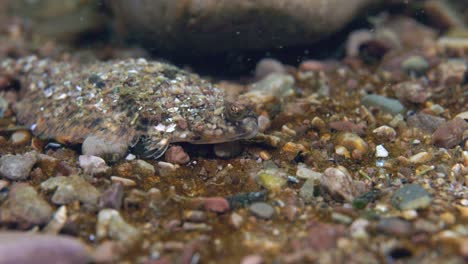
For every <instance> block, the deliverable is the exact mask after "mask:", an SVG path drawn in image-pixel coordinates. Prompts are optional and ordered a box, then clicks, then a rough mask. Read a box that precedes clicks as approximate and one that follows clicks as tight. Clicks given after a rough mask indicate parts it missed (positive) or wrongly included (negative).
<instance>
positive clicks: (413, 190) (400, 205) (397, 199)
mask: <svg viewBox="0 0 468 264" xmlns="http://www.w3.org/2000/svg"><path fill="white" fill-rule="evenodd" d="M431 201H432V199H431V197H430V195H429V193H428V192H427V191H426V189H424V188H423V187H422V186H421V185H419V184H407V185H405V186H403V187H401V188H400V189H398V190H397V191H396V192H395V194H393V196H392V205H393V207H395V208H397V209H400V210H411V209H424V208H426V207H428V206H430V205H431Z"/></svg>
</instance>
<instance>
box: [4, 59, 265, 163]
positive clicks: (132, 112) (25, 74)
mask: <svg viewBox="0 0 468 264" xmlns="http://www.w3.org/2000/svg"><path fill="white" fill-rule="evenodd" d="M0 74H8V75H10V76H15V78H17V79H18V80H19V81H20V83H21V86H22V94H21V97H22V98H21V100H20V101H19V102H18V103H17V104H16V106H15V111H16V114H17V119H18V122H19V123H21V124H24V125H26V126H29V127H31V130H32V131H33V133H34V134H35V135H37V136H39V137H41V138H46V139H55V140H57V141H58V142H61V143H66V144H79V143H82V142H83V141H84V139H86V137H88V136H97V137H99V138H102V139H103V140H105V141H106V142H109V143H120V144H122V143H123V144H125V145H127V146H130V145H132V144H133V143H135V142H136V141H138V140H136V139H142V138H143V139H144V140H140V142H142V141H143V142H144V144H145V147H146V150H147V152H148V154H149V156H152V157H154V158H157V157H159V156H161V155H162V154H163V153H164V151H165V149H166V148H167V146H168V144H169V143H172V142H189V143H193V144H210V143H221V142H227V141H234V140H239V139H247V138H251V137H253V136H254V135H255V134H256V133H257V119H256V117H255V115H254V114H252V112H251V111H249V110H248V108H247V107H245V106H244V105H242V104H238V103H230V102H228V101H226V100H225V94H224V92H223V90H221V89H219V88H217V87H215V86H214V85H213V84H211V83H210V82H208V81H205V80H203V79H201V78H200V77H199V76H198V75H195V74H192V73H188V72H186V71H183V70H181V69H179V68H177V67H175V66H172V65H169V64H166V63H161V62H154V61H151V62H149V61H146V60H145V59H129V60H123V61H109V62H96V63H91V64H78V63H70V62H55V61H51V60H47V59H45V60H39V59H37V58H36V57H34V56H31V57H26V58H22V59H18V60H5V61H3V62H1V64H0Z"/></svg>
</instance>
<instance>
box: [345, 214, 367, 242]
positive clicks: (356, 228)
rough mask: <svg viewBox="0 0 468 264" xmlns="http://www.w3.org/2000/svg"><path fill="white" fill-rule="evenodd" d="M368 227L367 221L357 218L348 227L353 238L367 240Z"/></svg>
mask: <svg viewBox="0 0 468 264" xmlns="http://www.w3.org/2000/svg"><path fill="white" fill-rule="evenodd" d="M369 225H370V222H369V220H367V219H363V218H358V219H356V220H354V222H353V223H352V224H351V226H350V227H349V231H350V234H351V236H352V237H353V238H367V237H368V233H367V227H368V226H369Z"/></svg>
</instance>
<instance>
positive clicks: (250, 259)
mask: <svg viewBox="0 0 468 264" xmlns="http://www.w3.org/2000/svg"><path fill="white" fill-rule="evenodd" d="M263 263H265V262H264V261H263V257H262V256H261V255H257V254H254V255H248V256H245V257H244V258H242V260H241V264H263Z"/></svg>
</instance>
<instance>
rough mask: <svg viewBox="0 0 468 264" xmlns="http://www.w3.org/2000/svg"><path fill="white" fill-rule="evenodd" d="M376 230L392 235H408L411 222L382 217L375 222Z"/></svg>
mask: <svg viewBox="0 0 468 264" xmlns="http://www.w3.org/2000/svg"><path fill="white" fill-rule="evenodd" d="M376 228H377V230H378V231H380V232H382V233H385V234H387V235H392V236H400V237H403V236H409V235H410V234H411V230H412V227H411V223H410V222H408V221H405V220H403V219H400V218H396V217H391V218H383V219H380V221H379V222H378V223H377V226H376Z"/></svg>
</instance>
